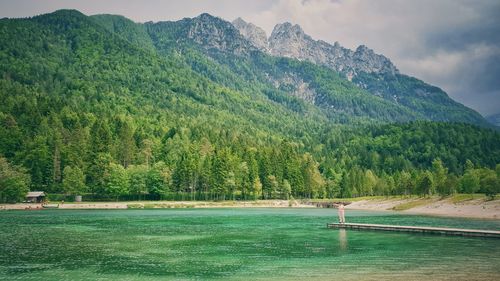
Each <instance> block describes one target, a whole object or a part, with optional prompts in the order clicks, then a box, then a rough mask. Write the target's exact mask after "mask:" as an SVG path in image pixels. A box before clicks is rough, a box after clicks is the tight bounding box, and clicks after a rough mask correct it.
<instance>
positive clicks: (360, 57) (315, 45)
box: [269, 22, 399, 78]
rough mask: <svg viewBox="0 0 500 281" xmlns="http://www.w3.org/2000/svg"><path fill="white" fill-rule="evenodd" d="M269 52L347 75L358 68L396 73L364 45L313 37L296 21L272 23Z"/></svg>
mask: <svg viewBox="0 0 500 281" xmlns="http://www.w3.org/2000/svg"><path fill="white" fill-rule="evenodd" d="M269 52H270V53H271V54H272V55H275V56H282V57H290V58H295V59H299V60H306V61H310V62H313V63H316V64H320V65H325V66H328V67H330V68H333V69H335V70H337V71H339V72H342V73H345V74H346V76H347V77H348V78H351V77H352V76H355V75H356V74H357V73H359V72H368V73H390V74H396V73H399V72H398V70H397V68H396V67H395V66H394V65H393V64H392V62H391V61H390V60H389V59H388V58H386V57H384V56H382V55H378V54H375V53H374V52H373V50H371V49H368V48H367V47H366V46H364V45H361V46H359V47H358V48H357V49H356V51H352V50H349V49H347V48H343V47H341V46H340V45H339V44H338V43H337V42H336V43H335V44H334V45H331V44H329V43H327V42H325V41H321V40H314V39H312V38H311V37H310V36H309V35H307V34H305V33H304V31H303V30H302V28H301V27H300V26H299V25H292V24H290V23H288V22H286V23H283V24H278V25H276V26H275V27H274V30H273V32H272V34H271V37H270V38H269Z"/></svg>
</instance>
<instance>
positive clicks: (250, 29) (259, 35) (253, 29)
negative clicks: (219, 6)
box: [232, 18, 269, 52]
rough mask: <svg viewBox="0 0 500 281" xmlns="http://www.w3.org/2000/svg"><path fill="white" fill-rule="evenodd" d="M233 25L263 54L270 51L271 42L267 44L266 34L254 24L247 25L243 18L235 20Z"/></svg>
mask: <svg viewBox="0 0 500 281" xmlns="http://www.w3.org/2000/svg"><path fill="white" fill-rule="evenodd" d="M232 24H233V25H234V27H236V29H238V31H239V32H240V34H241V35H243V37H245V38H246V39H247V40H248V41H250V42H251V43H252V44H253V45H254V46H255V47H257V48H258V49H259V50H261V51H263V52H267V51H268V48H269V42H267V35H266V32H265V31H264V30H263V29H262V28H260V27H258V26H256V25H254V24H252V23H247V22H245V21H244V20H243V19H242V18H237V19H235V20H234V21H233V22H232Z"/></svg>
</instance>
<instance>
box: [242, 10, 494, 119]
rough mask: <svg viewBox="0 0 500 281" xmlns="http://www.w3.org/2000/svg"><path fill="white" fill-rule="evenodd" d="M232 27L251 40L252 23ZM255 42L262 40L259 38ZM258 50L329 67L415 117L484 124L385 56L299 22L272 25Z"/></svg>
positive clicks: (445, 95) (473, 112)
mask: <svg viewBox="0 0 500 281" xmlns="http://www.w3.org/2000/svg"><path fill="white" fill-rule="evenodd" d="M235 27H236V28H237V29H238V30H240V33H241V34H242V35H243V36H244V37H246V38H247V39H248V40H249V41H250V42H251V43H253V42H255V39H254V37H255V36H253V37H250V36H249V35H248V34H254V33H252V32H248V31H247V30H255V29H256V27H254V25H253V24H251V23H246V22H244V21H243V20H241V19H239V20H237V24H236V25H235ZM261 36H262V35H261ZM259 42H264V41H263V40H262V39H260V40H259ZM253 44H254V45H255V44H256V43H253ZM259 44H262V43H259ZM260 49H261V50H263V51H265V52H267V53H269V54H271V55H273V56H278V57H289V58H294V59H298V60H300V61H310V62H313V63H315V64H318V65H324V66H326V67H328V68H331V69H333V70H335V71H337V72H338V73H340V74H341V75H342V76H344V77H345V78H346V79H348V80H349V81H352V82H353V83H354V84H356V85H357V86H358V87H359V88H362V89H364V90H366V91H367V92H369V93H371V94H372V95H375V96H378V97H381V98H383V99H385V100H387V101H389V102H391V103H393V104H396V105H401V106H403V107H406V108H408V109H410V110H411V111H412V112H415V113H418V114H420V116H419V117H417V119H429V120H436V121H459V122H466V123H473V124H480V125H482V126H488V124H487V123H486V122H485V120H484V118H483V117H482V116H481V115H480V114H479V113H477V112H475V111H474V110H472V109H469V108H467V107H465V106H463V105H462V104H460V103H457V102H455V101H453V100H452V99H451V98H449V97H448V95H447V94H446V93H445V92H444V91H443V90H441V89H439V88H438V87H435V86H431V85H428V84H426V83H425V82H423V81H421V80H418V79H416V78H413V77H410V76H407V75H404V74H401V73H400V72H399V70H398V69H397V68H396V66H395V65H394V64H393V63H392V62H391V61H390V60H389V59H388V58H387V57H385V56H383V55H379V54H375V52H374V51H373V50H371V49H369V48H368V47H366V46H364V45H360V46H359V47H358V48H357V49H356V50H355V51H352V50H349V49H347V48H344V47H342V46H340V44H339V43H338V42H335V44H333V45H331V44H329V43H327V42H324V41H321V40H314V39H312V38H311V36H309V35H307V34H305V33H304V31H303V29H302V28H301V27H300V26H299V25H292V24H290V23H288V22H287V23H283V24H278V25H276V26H275V27H274V29H273V32H272V34H271V36H270V37H269V39H268V46H267V48H260Z"/></svg>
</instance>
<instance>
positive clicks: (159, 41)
mask: <svg viewBox="0 0 500 281" xmlns="http://www.w3.org/2000/svg"><path fill="white" fill-rule="evenodd" d="M252 32H253V31H249V33H252ZM253 33H255V34H258V33H259V32H258V31H255V32H253ZM0 39H1V40H0V100H2V103H0V139H1V140H2V141H1V142H0V157H1V158H6V161H8V162H9V163H12V164H13V165H15V166H19V167H22V168H20V170H23V171H25V172H26V173H27V174H29V175H30V177H31V183H30V186H31V189H32V190H44V191H47V192H51V193H60V194H63V193H71V192H74V191H73V190H71V184H68V183H67V182H66V183H65V179H67V178H72V176H75V175H76V176H77V177H76V178H77V180H78V181H80V182H82V184H81V185H80V186H84V187H86V189H84V190H80V191H78V192H80V193H85V194H90V195H89V196H97V197H95V198H96V199H99V200H110V199H113V200H115V199H116V198H119V196H124V197H122V198H125V199H127V198H128V199H135V198H144V196H146V195H147V196H149V197H148V198H150V199H158V198H184V196H186V194H189V196H192V197H189V198H204V199H207V198H211V199H224V198H228V197H229V196H230V197H231V198H236V197H237V198H242V199H249V198H266V199H267V198H286V197H287V196H288V198H289V196H294V197H296V198H303V197H305V198H311V197H332V196H341V195H342V196H344V195H346V194H351V195H352V194H354V195H356V196H357V195H366V194H370V193H369V191H362V190H359V189H357V187H356V186H355V185H354V183H355V182H357V183H359V182H361V181H362V180H363V179H364V175H365V174H370V175H372V176H371V179H373V178H374V177H373V175H375V176H376V179H377V178H379V179H380V181H379V185H378V186H379V189H377V190H378V191H376V194H392V193H394V194H396V193H398V192H399V191H396V189H395V188H396V187H395V182H397V181H395V179H397V178H398V177H399V174H400V173H402V172H408V171H411V172H412V180H414V181H417V180H418V179H419V178H420V176H421V175H425V174H426V173H428V172H429V170H430V169H431V167H432V165H433V163H437V162H436V161H438V160H439V161H442V163H443V165H445V166H446V167H447V168H448V169H449V171H450V172H452V173H454V174H457V175H460V174H462V173H463V171H464V167H466V162H467V160H470V161H471V164H472V165H475V167H485V168H493V167H494V166H495V165H496V164H498V163H499V162H500V133H498V132H496V131H494V130H491V129H489V128H486V127H479V126H477V125H478V124H479V125H482V124H483V123H482V122H484V119H477V120H476V119H474V118H469V117H470V116H473V115H470V112H469V111H468V109H467V108H465V107H457V106H456V104H455V103H454V102H453V101H451V100H450V99H449V98H448V97H447V95H446V94H445V93H441V92H439V90H438V89H436V88H434V87H432V86H429V85H427V84H425V83H423V82H422V81H419V80H417V79H415V78H411V77H406V76H404V75H400V74H394V75H393V74H390V73H385V74H381V73H365V72H359V73H357V75H356V77H353V79H352V81H349V79H347V78H346V77H345V75H344V73H342V72H338V71H336V70H334V69H332V68H331V67H328V66H326V65H320V64H317V63H314V62H311V61H308V60H305V59H304V60H298V59H294V58H287V57H278V56H275V55H272V54H270V53H268V51H266V50H263V49H262V48H259V47H257V46H255V45H254V43H252V42H251V41H249V40H247V39H246V38H245V37H244V36H243V35H242V34H241V33H240V32H239V31H238V29H236V28H235V27H234V26H233V24H231V23H229V22H227V21H224V20H222V19H220V18H217V17H213V16H211V15H208V14H202V15H200V16H198V17H195V18H192V19H189V18H186V19H182V20H180V21H169V22H156V23H154V22H147V23H144V24H140V23H134V22H133V21H131V20H129V19H126V18H124V17H122V16H115V15H96V16H86V15H84V14H82V13H80V12H78V11H75V10H59V11H56V12H53V13H50V14H44V15H39V16H35V17H32V18H25V19H6V18H4V19H0ZM261 39H262V37H261ZM365 75H366V76H365ZM373 75H380V76H373ZM377 77H378V78H377ZM370 79H372V80H373V81H372V80H370ZM381 79H384V80H381ZM379 80H380V81H383V83H381V82H380V81H379ZM363 81H364V82H363ZM362 82H363V83H364V84H361V83H362ZM381 85H389V86H390V87H389V88H383V87H382V86H381ZM377 87H381V88H380V89H379V88H377ZM419 88H423V89H424V90H422V91H417V92H415V93H413V92H411V91H410V90H413V89H419ZM375 90H376V91H380V94H374V93H373V92H372V91H375ZM407 90H408V92H409V93H410V94H412V95H413V94H414V95H415V97H414V100H413V102H415V103H414V104H415V105H414V106H413V107H412V106H410V105H405V103H404V102H403V100H404V99H403V98H398V99H397V101H395V100H394V99H393V100H391V99H389V98H388V96H386V95H390V94H392V92H391V91H395V92H398V91H407ZM410 94H408V95H410ZM417 101H418V102H420V103H417ZM432 106H437V107H438V108H439V110H441V109H443V110H444V109H446V110H448V111H449V112H450V117H449V120H450V121H453V122H435V121H433V120H440V118H442V116H441V115H426V114H427V113H428V112H434V111H435V110H436V109H435V108H433V107H432ZM454 110H455V111H454ZM468 118H469V119H468ZM443 119H444V118H443ZM458 122H460V123H458ZM463 122H469V123H471V124H464V123H463ZM438 158H439V159H438ZM2 161H3V160H2ZM439 161H438V162H439ZM469 166H470V165H469ZM75 171H76V172H75ZM358 179H359V180H358ZM389 183H393V184H389ZM288 187H290V188H288ZM2 188H3V185H0V201H2V200H3V199H2V198H4V197H3V193H2V192H3V191H2ZM414 192H417V191H414ZM172 194H174V195H172ZM99 196H101V197H99ZM127 196H128V197H127ZM168 196H171V197H168ZM172 196H177V197H172ZM196 196H198V197H196ZM346 196H347V195H346ZM186 198H187V197H186Z"/></svg>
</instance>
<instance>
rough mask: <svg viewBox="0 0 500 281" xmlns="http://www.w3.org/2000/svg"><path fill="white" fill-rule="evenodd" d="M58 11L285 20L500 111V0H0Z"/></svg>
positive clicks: (29, 11)
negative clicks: (378, 55)
mask: <svg viewBox="0 0 500 281" xmlns="http://www.w3.org/2000/svg"><path fill="white" fill-rule="evenodd" d="M62 8H73V9H78V10H80V11H81V12H83V13H84V14H87V15H92V14H99V13H111V14H120V15H124V16H126V17H128V18H131V19H133V20H134V21H138V22H146V21H162V20H178V19H181V18H184V17H194V16H197V15H199V14H201V13H203V12H207V13H210V14H212V15H216V16H219V17H221V18H224V19H227V20H233V19H235V18H236V17H242V18H243V19H244V20H246V21H250V22H252V23H254V24H256V25H258V26H261V27H262V28H264V30H265V31H266V32H267V33H268V35H269V34H270V33H271V31H272V29H273V27H274V25H275V24H277V23H282V22H285V21H288V22H291V23H296V24H299V25H301V26H302V28H303V29H304V31H305V32H306V33H308V34H309V35H311V36H312V37H313V38H315V39H321V40H324V41H327V42H330V43H334V42H335V41H338V42H339V43H340V44H341V45H343V46H345V47H348V48H351V49H353V48H356V47H357V46H358V45H360V44H365V45H367V46H368V47H370V48H372V49H374V50H375V52H377V53H381V54H384V55H385V56H387V57H389V58H390V59H391V60H392V61H393V62H394V64H395V65H396V66H397V67H398V68H399V70H400V71H401V72H402V73H405V74H409V75H412V76H415V77H417V78H420V79H422V80H424V81H426V82H428V83H431V84H433V85H436V86H439V87H441V88H443V89H444V90H445V91H446V92H447V93H448V94H449V95H450V96H451V97H452V98H454V99H455V100H457V101H459V102H462V103H463V104H465V105H467V106H469V107H472V108H474V109H476V110H478V111H479V112H480V113H482V114H483V115H488V114H492V113H500V1H499V0H482V1H480V0H406V1H403V0H377V1H373V0H206V1H203V0H170V1H160V0H150V1H137V0H73V1H71V0H67V1H62V0H52V1H49V0H11V1H7V0H0V17H27V16H33V15H37V14H41V13H48V12H52V11H54V10H57V9H62Z"/></svg>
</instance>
